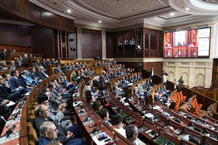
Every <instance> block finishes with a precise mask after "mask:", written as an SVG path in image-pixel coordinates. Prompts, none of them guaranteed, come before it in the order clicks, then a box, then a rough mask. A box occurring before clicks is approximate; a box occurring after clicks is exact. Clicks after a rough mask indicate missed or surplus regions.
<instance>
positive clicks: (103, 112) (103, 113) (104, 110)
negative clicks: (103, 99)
mask: <svg viewBox="0 0 218 145" xmlns="http://www.w3.org/2000/svg"><path fill="white" fill-rule="evenodd" d="M99 116H100V117H101V118H102V119H103V120H104V121H105V122H106V123H107V124H108V125H110V126H112V124H111V123H110V117H109V111H108V109H107V108H102V109H101V110H100V112H99Z"/></svg>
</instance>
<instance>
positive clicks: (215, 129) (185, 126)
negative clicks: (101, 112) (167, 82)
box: [111, 81, 218, 144]
mask: <svg viewBox="0 0 218 145" xmlns="http://www.w3.org/2000/svg"><path fill="white" fill-rule="evenodd" d="M141 82H142V81H140V83H141ZM158 87H159V86H158ZM131 92H132V93H133V92H134V91H131ZM132 95H133V94H132ZM111 96H112V95H111ZM112 97H113V96H112ZM113 101H114V102H116V101H115V100H114V99H113ZM128 102H129V104H130V106H131V108H132V109H133V111H136V112H138V114H140V115H141V116H144V119H143V121H142V122H143V124H144V126H142V127H140V125H137V124H136V125H137V126H138V128H139V130H140V133H141V136H143V137H145V138H146V139H148V140H152V141H150V143H152V144H153V143H156V144H161V143H160V141H161V142H162V143H163V142H167V143H170V142H171V144H193V143H192V142H190V141H188V140H186V139H185V137H187V136H188V137H189V136H194V137H196V138H198V139H199V140H200V142H201V143H208V144H216V143H217V139H218V126H217V124H214V125H213V124H211V122H210V121H209V120H203V119H200V118H199V117H197V116H195V115H192V114H191V113H189V112H182V111H180V112H179V114H178V113H176V112H174V111H172V110H170V109H168V108H167V107H166V106H163V105H162V104H160V103H158V104H157V105H155V106H153V107H148V106H147V105H144V103H143V102H141V100H139V99H138V98H137V97H135V96H132V97H130V98H128ZM116 104H117V105H119V102H116ZM125 104H126V103H125ZM119 106H120V108H122V109H123V108H124V107H126V106H127V105H123V106H122V105H119ZM116 108H119V107H116ZM126 108H129V107H126ZM130 110H131V109H130ZM127 113H128V111H127ZM164 113H165V115H164ZM167 114H168V115H167ZM129 115H130V116H131V113H129ZM149 116H150V117H151V118H152V119H151V118H150V119H148V118H149ZM189 116H191V117H192V119H189V118H188V117H189ZM139 118H140V117H139ZM193 118H195V119H196V120H201V121H202V120H203V121H202V123H203V124H204V126H201V125H200V124H199V123H196V122H199V121H196V122H195V121H194V120H193ZM139 121H140V120H139ZM146 124H150V125H152V126H153V127H154V126H156V128H152V127H150V129H148V128H147V127H146ZM168 125H170V126H173V128H174V131H172V130H169V129H167V128H166V126H168ZM148 126H149V125H148ZM195 128H197V130H198V128H201V129H202V130H203V131H205V132H207V133H206V134H204V133H203V132H202V133H199V130H198V131H196V130H195ZM150 132H152V134H149V135H150V137H149V135H148V133H150ZM152 135H153V136H152Z"/></svg>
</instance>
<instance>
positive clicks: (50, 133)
mask: <svg viewBox="0 0 218 145" xmlns="http://www.w3.org/2000/svg"><path fill="white" fill-rule="evenodd" d="M73 136H74V135H73V133H68V134H67V138H69V139H70V138H73ZM62 139H63V137H58V129H57V127H56V126H55V124H54V123H53V122H51V121H46V122H44V123H43V124H42V125H41V126H40V137H39V140H38V145H47V144H48V143H51V142H52V141H62ZM83 144H84V143H83V142H82V141H81V140H80V139H73V140H72V139H70V141H69V142H68V145H83Z"/></svg>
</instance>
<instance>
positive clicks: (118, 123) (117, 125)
mask: <svg viewBox="0 0 218 145" xmlns="http://www.w3.org/2000/svg"><path fill="white" fill-rule="evenodd" d="M111 124H112V128H113V129H114V130H115V131H116V132H118V133H119V134H121V135H122V136H124V137H126V131H125V129H124V128H123V125H124V124H123V123H122V118H121V116H120V115H114V116H111Z"/></svg>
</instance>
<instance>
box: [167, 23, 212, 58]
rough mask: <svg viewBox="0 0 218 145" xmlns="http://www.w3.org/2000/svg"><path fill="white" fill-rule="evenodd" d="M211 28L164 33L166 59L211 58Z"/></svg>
mask: <svg viewBox="0 0 218 145" xmlns="http://www.w3.org/2000/svg"><path fill="white" fill-rule="evenodd" d="M210 29H211V28H210V27H207V28H199V29H191V30H182V31H175V32H166V33H164V57H166V58H180V57H186V58H197V57H209V52H210V35H211V34H210Z"/></svg>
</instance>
